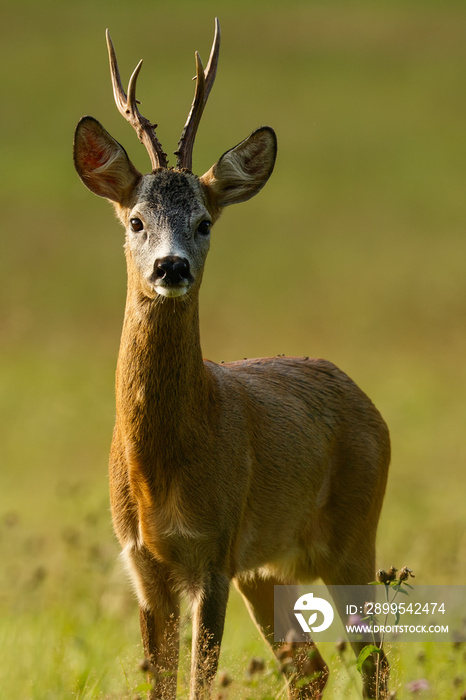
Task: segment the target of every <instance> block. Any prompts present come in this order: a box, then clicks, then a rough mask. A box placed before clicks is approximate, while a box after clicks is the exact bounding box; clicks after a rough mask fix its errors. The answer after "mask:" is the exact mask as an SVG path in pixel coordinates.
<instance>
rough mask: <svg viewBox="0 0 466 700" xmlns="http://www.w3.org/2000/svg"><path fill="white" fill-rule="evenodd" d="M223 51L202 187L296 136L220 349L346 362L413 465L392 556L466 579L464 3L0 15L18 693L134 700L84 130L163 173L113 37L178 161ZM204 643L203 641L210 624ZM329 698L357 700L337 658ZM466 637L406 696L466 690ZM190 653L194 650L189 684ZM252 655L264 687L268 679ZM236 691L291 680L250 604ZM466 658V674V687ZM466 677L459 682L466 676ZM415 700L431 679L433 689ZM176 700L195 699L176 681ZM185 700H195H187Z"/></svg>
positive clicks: (109, 344)
mask: <svg viewBox="0 0 466 700" xmlns="http://www.w3.org/2000/svg"><path fill="white" fill-rule="evenodd" d="M215 15H218V16H219V17H220V20H221V23H222V31H223V45H222V54H221V62H220V67H219V73H218V78H217V83H216V85H215V88H214V90H213V92H212V95H211V98H210V101H209V105H208V107H207V110H206V113H205V116H204V118H203V122H202V125H201V128H200V131H199V135H198V138H197V142H196V148H195V153H194V163H195V169H196V171H197V172H198V173H200V174H201V173H202V172H204V171H205V170H207V169H208V168H209V167H210V165H211V164H212V163H213V162H214V161H215V160H216V159H218V157H219V156H220V155H221V154H222V153H223V152H224V151H225V150H226V149H228V148H230V147H231V146H233V145H234V144H236V143H238V142H239V141H240V140H242V139H243V138H244V137H245V136H247V135H248V133H250V131H252V130H253V129H254V128H256V127H257V126H259V125H261V124H270V125H271V126H273V127H274V128H275V129H276V131H277V135H278V141H279V156H278V160H277V165H276V170H275V172H274V175H273V177H272V179H271V180H270V182H269V184H268V185H267V187H266V188H265V190H264V191H263V192H262V193H261V194H260V196H258V197H257V198H255V199H254V200H252V201H251V202H249V203H247V204H243V205H241V206H240V207H237V208H232V209H231V210H228V211H227V212H226V213H225V214H224V217H223V218H222V220H221V221H220V222H219V224H218V225H217V226H216V229H215V231H214V234H213V245H212V250H211V253H210V256H209V260H208V263H207V269H206V274H205V278H204V284H203V290H202V299H201V306H202V310H201V313H202V318H201V332H202V339H203V351H204V354H205V356H206V357H209V358H210V359H212V360H216V361H220V360H230V359H237V358H243V357H245V356H249V357H253V356H259V355H275V354H278V353H285V354H289V355H311V356H316V357H317V356H320V357H326V358H328V359H330V360H332V361H334V362H335V363H336V364H338V365H339V366H340V367H342V369H344V370H345V371H347V372H348V373H349V374H350V375H351V376H352V377H353V378H354V379H355V380H356V381H357V382H358V384H360V386H362V388H363V389H364V390H365V391H366V392H367V393H368V394H369V395H370V396H371V398H372V399H373V400H374V402H375V403H376V405H377V406H378V407H379V408H380V410H381V412H382V413H383V415H384V416H385V418H386V420H387V422H388V424H389V426H390V430H391V435H392V442H393V461H392V467H391V475H390V480H389V487H388V491H387V495H386V500H385V505H384V510H383V514H382V519H381V524H380V529H379V542H378V566H379V567H384V568H388V567H389V566H390V565H391V564H392V563H394V564H396V565H397V566H402V565H408V566H410V567H411V568H412V569H414V571H415V573H416V581H417V582H419V583H422V584H428V583H430V584H433V583H435V584H444V583H455V584H463V583H465V578H466V534H465V533H466V506H465V495H464V494H465V464H466V442H465V439H464V426H465V424H466V400H465V399H466V368H465V363H464V358H465V356H466V274H465V270H466V196H465V190H466V91H465V89H464V86H465V84H466V41H465V36H466V7H465V5H464V3H463V2H459V1H458V2H454V1H453V0H443V1H440V0H439V1H438V2H434V1H433V0H432V1H430V2H429V1H425V2H416V1H415V0H413V1H412V2H408V3H406V2H403V3H402V2H398V1H397V0H395V1H392V2H390V1H389V0H386V1H382V0H380V1H377V0H372V1H369V0H367V2H363V1H361V2H357V1H353V0H349V1H347V2H343V1H340V2H334V1H332V0H330V1H328V2H324V1H323V0H321V2H314V1H312V0H311V1H308V2H304V1H303V2H299V1H298V0H288V1H287V2H286V3H285V2H278V1H277V0H275V1H274V0H268V2H263V1H262V0H251V1H250V2H247V3H246V2H244V1H243V0H238V2H236V3H234V4H233V3H226V2H221V1H220V0H218V1H217V2H209V1H208V0H198V2H196V3H188V2H186V1H185V2H178V1H177V0H174V2H173V3H171V4H170V5H169V4H168V3H156V2H146V0H133V2H131V3H124V2H120V1H117V2H115V1H114V2H108V0H106V1H103V2H95V0H93V2H90V0H82V1H81V2H80V3H71V2H69V3H67V2H61V3H60V2H58V0H43V2H41V3H39V4H37V3H32V2H30V0H25V1H23V2H20V3H14V4H13V3H12V2H10V3H8V2H7V3H4V5H3V7H2V18H1V21H0V38H1V41H0V65H1V71H2V93H3V108H2V110H1V113H0V124H1V130H0V148H1V154H2V158H1V163H2V167H1V169H0V179H1V183H0V184H1V186H0V199H1V211H2V234H1V237H2V253H1V255H0V294H1V305H0V314H1V317H0V329H1V331H0V430H1V435H0V479H1V481H0V484H1V485H0V560H1V562H2V564H1V566H0V649H1V662H0V688H1V695H2V697H5V698H15V699H18V700H29V699H33V700H42V699H43V700H54V699H62V698H63V699H67V698H82V699H84V698H86V699H88V698H132V697H134V696H135V695H137V693H138V692H140V691H138V686H139V685H140V684H141V683H144V678H143V676H142V674H141V673H140V671H139V670H138V662H139V661H140V660H141V658H142V651H141V647H140V642H139V631H138V614H137V606H136V603H135V601H134V598H133V596H132V594H131V592H130V590H129V586H128V584H127V581H126V578H125V574H124V573H123V571H122V569H121V566H120V564H119V562H118V551H119V550H118V545H117V543H116V541H115V539H114V537H113V534H112V530H111V524H110V514H109V505H108V496H107V475H106V462H107V453H108V448H109V443H110V436H111V430H112V424H113V415H114V402H113V373H114V368H115V361H116V353H117V349H118V342H119V334H120V328H121V321H122V315H123V303H124V296H125V268H124V259H123V254H122V243H123V234H122V230H121V229H120V228H119V226H118V224H117V223H116V222H115V221H114V220H113V218H114V217H113V214H112V212H111V210H110V208H109V207H108V206H106V204H105V203H104V202H102V201H100V200H98V198H96V197H93V196H91V195H90V194H89V193H88V192H87V191H86V190H85V188H84V187H83V186H82V184H81V183H80V182H79V180H78V178H77V176H76V174H75V172H74V169H73V166H72V158H71V143H72V135H73V131H74V127H75V125H76V123H77V121H78V119H79V118H80V117H81V116H82V115H83V114H92V115H93V116H95V117H96V118H97V119H99V120H100V121H102V123H103V124H104V125H105V126H106V128H107V129H108V130H109V131H110V132H111V133H112V134H113V135H114V136H115V138H117V139H118V140H119V141H120V142H122V143H123V144H124V145H125V147H126V148H127V150H128V151H129V153H130V156H131V158H132V159H133V161H134V162H135V164H136V165H137V166H138V167H139V168H141V169H142V170H144V171H147V170H148V169H149V163H148V160H147V158H146V155H145V152H144V150H143V149H142V147H140V146H139V144H138V143H137V140H136V137H135V135H134V133H133V132H132V130H131V129H130V128H129V127H128V126H127V125H126V124H125V123H124V121H123V120H122V118H121V117H120V115H119V114H118V113H117V110H116V108H115V107H114V105H113V98H112V94H111V87H110V80H109V75H108V67H107V58H106V49H105V42H104V30H105V28H106V27H107V26H108V27H109V28H110V30H111V33H112V37H113V39H114V42H115V45H116V48H117V52H118V55H119V61H120V66H121V69H122V73H123V76H124V78H125V79H127V77H128V76H129V72H130V70H132V69H133V67H134V66H135V65H136V63H137V61H138V60H139V59H140V58H141V57H143V58H144V68H143V71H142V74H141V76H140V80H139V95H140V97H141V100H143V109H142V111H143V113H144V114H147V116H149V117H150V118H152V119H153V120H155V121H157V122H158V123H159V124H160V128H159V131H158V134H159V136H160V138H161V140H162V143H163V144H164V147H165V149H166V150H167V151H173V150H174V149H175V147H176V143H177V140H178V138H179V134H180V132H181V127H182V124H183V123H184V120H185V118H186V114H187V111H188V108H189V105H190V102H191V98H192V91H193V85H192V82H191V77H192V75H193V71H194V58H193V54H194V50H195V49H198V50H199V51H200V52H201V55H202V56H204V57H207V54H208V51H209V48H210V42H211V39H212V32H213V18H214V16H215ZM185 636H186V639H185V640H184V641H183V644H184V646H183V649H187V644H188V641H189V639H188V636H189V627H186V629H185ZM324 651H325V655H326V658H327V659H329V660H330V662H331V667H332V670H333V680H332V681H331V685H330V687H329V691H328V695H327V697H328V698H340V697H345V698H352V697H358V695H357V692H358V690H357V688H358V685H357V684H358V679H357V678H356V673H355V670H354V664H353V660H352V658H351V655H350V653H349V652H348V651H347V652H345V653H344V654H343V655H340V654H338V653H337V651H336V650H335V649H334V648H333V647H332V646H329V645H324ZM465 654H466V645H463V646H462V647H461V646H459V647H457V648H454V647H453V646H452V645H450V644H437V645H431V646H427V645H425V646H421V645H415V644H404V645H399V646H398V647H396V648H394V649H392V651H391V654H390V656H391V661H392V667H393V673H392V686H393V688H394V689H396V691H397V697H398V698H400V699H401V700H403V699H404V698H409V697H411V696H412V695H413V692H412V689H411V690H410V686H409V685H408V684H409V683H411V682H412V681H416V680H418V679H425V680H426V681H427V682H428V684H429V688H428V689H426V690H424V691H421V692H420V693H418V696H419V697H421V698H431V699H435V700H443V699H444V698H445V699H448V700H451V698H459V697H460V696H461V694H462V693H464V692H465V691H466V678H465V677H464V676H465V673H464V667H465V663H466V657H465ZM187 656H188V653H187V652H186V653H183V658H184V665H183V674H184V675H183V676H182V678H181V681H182V682H181V686H185V685H186V683H183V678H184V679H185V677H186V673H187V671H186V669H187V663H188V661H187ZM253 656H261V657H264V658H266V660H267V667H266V671H265V672H264V673H263V674H261V675H260V676H258V677H256V678H253V679H250V680H248V679H247V678H246V676H245V670H246V668H247V666H248V663H249V660H250V659H251V657H253ZM220 665H221V668H222V669H225V671H226V672H227V673H228V674H229V675H230V676H231V677H232V678H233V679H234V682H233V684H232V685H231V686H230V688H229V689H228V698H230V700H236V698H244V699H245V698H257V699H259V698H262V699H263V698H280V697H283V695H282V694H281V693H282V685H281V681H280V680H279V679H278V678H277V676H276V672H275V668H274V666H273V663H272V661H271V659H269V657H268V656H267V652H266V649H265V648H264V646H263V644H262V642H261V641H260V640H259V639H258V636H257V634H256V632H255V628H254V627H253V625H252V623H251V622H250V621H249V619H248V616H247V613H246V612H245V610H244V607H243V605H242V602H241V601H240V600H239V599H238V597H236V596H235V595H232V599H231V604H230V608H229V614H228V621H227V627H226V633H225V641H224V646H223V651H222V658H221V664H220ZM462 669H463V670H462ZM462 676H463V677H462ZM411 688H412V687H411ZM180 692H181V690H180ZM180 697H184V695H181V696H180Z"/></svg>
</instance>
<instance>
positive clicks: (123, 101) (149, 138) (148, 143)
mask: <svg viewBox="0 0 466 700" xmlns="http://www.w3.org/2000/svg"><path fill="white" fill-rule="evenodd" d="M106 37H107V48H108V57H109V61H110V73H111V76H112V85H113V95H114V97H115V102H116V106H117V107H118V111H119V112H120V114H122V115H123V117H124V118H125V119H126V121H127V122H129V123H130V124H131V126H132V127H133V128H134V129H135V130H136V133H137V135H138V138H139V140H140V141H141V143H143V144H144V146H145V147H146V150H147V152H148V154H149V158H150V161H151V163H152V169H153V170H155V169H156V168H166V167H168V161H167V154H166V153H164V151H163V148H162V144H161V143H160V141H159V140H158V138H157V136H156V135H155V129H156V128H157V124H151V122H150V121H149V120H148V119H146V118H145V117H143V116H142V114H140V112H139V110H138V108H137V103H138V100H136V81H137V79H138V75H139V71H140V70H141V66H142V60H141V61H139V63H138V65H137V66H136V68H135V69H134V71H133V74H132V76H131V78H130V79H129V83H128V95H126V94H125V91H124V90H123V86H122V84H121V79H120V72H119V70H118V63H117V60H116V55H115V49H114V48H113V43H112V40H111V38H110V34H109V31H108V29H107V31H106Z"/></svg>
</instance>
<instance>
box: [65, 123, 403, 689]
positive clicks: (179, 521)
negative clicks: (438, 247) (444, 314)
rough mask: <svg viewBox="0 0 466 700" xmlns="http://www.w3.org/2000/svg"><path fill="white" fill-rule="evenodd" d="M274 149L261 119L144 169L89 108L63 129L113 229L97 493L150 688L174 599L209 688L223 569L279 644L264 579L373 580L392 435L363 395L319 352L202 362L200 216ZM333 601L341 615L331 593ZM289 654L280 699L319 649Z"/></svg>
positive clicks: (228, 199)
mask: <svg viewBox="0 0 466 700" xmlns="http://www.w3.org/2000/svg"><path fill="white" fill-rule="evenodd" d="M94 150H96V155H95V156H93V155H92V153H93V151H94ZM275 151H276V141H275V135H274V134H273V132H272V130H271V129H269V128H268V127H264V128H262V129H259V130H257V131H256V132H254V133H253V134H252V135H251V136H250V137H249V138H248V139H246V140H245V141H243V142H242V143H241V144H239V146H237V147H236V148H234V149H231V151H228V152H227V153H226V154H224V156H222V158H221V159H220V160H219V162H218V163H217V164H215V165H214V166H213V167H212V168H211V169H210V170H209V171H208V173H206V175H204V176H203V177H202V178H200V179H198V178H196V176H194V175H193V174H192V173H190V172H187V171H170V170H164V169H161V170H159V171H155V172H154V173H152V174H149V175H145V176H142V175H140V173H138V172H137V171H136V169H135V168H134V166H132V164H131V162H130V161H129V159H128V157H127V155H126V153H125V151H124V149H122V147H121V146H119V144H117V142H116V141H114V139H112V137H111V136H110V135H109V134H107V132H106V131H105V130H104V129H103V127H101V125H100V124H99V123H98V122H96V121H95V120H93V119H92V118H89V117H86V118H85V119H84V120H82V121H81V122H80V124H79V125H78V129H77V134H76V139H75V163H76V167H77V169H78V172H79V174H80V176H81V178H82V179H83V181H84V182H85V184H86V185H87V186H88V187H89V188H90V189H91V190H92V191H94V192H95V193H97V194H99V195H100V196H105V197H107V198H108V199H110V200H111V201H113V202H114V204H115V208H116V211H117V214H118V216H119V218H120V220H121V221H122V223H123V225H124V226H125V228H126V230H127V233H126V236H127V240H126V259H127V268H128V292H127V301H126V309H125V318H124V325H123V332H122V337H121V345H120V352H119V357H118V365H117V372H116V425H115V429H114V435H113V442H112V448H111V455H110V498H111V508H112V516H113V524H114V528H115V532H116V534H117V537H118V539H119V541H120V543H121V546H122V548H123V555H124V559H125V562H126V564H127V567H128V569H129V572H130V574H131V578H132V581H133V584H134V587H135V589H136V592H137V595H138V599H139V605H140V620H141V633H142V639H143V644H144V650H145V654H146V657H147V659H148V660H149V662H150V664H151V668H152V669H153V670H154V673H155V680H154V688H153V691H152V693H151V697H152V698H154V699H156V698H157V699H160V698H164V699H166V700H168V699H173V698H175V697H176V670H177V658H178V628H179V598H180V595H182V594H184V595H187V596H188V597H189V598H190V600H191V602H192V605H193V611H194V613H193V654H192V672H191V685H190V698H191V700H194V699H195V698H196V699H197V698H207V697H209V696H210V688H211V683H212V679H213V677H214V674H215V671H216V667H217V660H218V654H219V649H220V643H221V639H222V633H223V625H224V619H225V611H226V606H227V600H228V592H229V586H230V583H231V582H232V581H234V583H235V585H236V586H237V588H238V589H239V590H240V592H241V593H242V595H243V596H244V598H245V601H246V604H247V605H248V608H249V610H250V612H251V614H252V615H253V617H254V618H255V620H256V622H257V625H258V627H259V629H260V631H261V633H262V634H263V635H264V637H265V639H266V640H267V641H268V643H269V644H270V645H271V647H272V649H273V650H274V652H275V653H276V655H277V657H279V658H281V654H282V651H283V645H280V644H277V643H275V642H274V640H273V622H274V616H273V613H274V611H273V586H274V585H275V584H277V583H296V582H308V581H312V580H314V579H315V578H317V577H321V578H322V579H323V580H324V582H325V583H327V584H363V583H367V582H369V581H370V580H372V579H373V578H374V570H375V561H374V558H375V535H376V528H377V521H378V518H379V513H380V508H381V505H382V499H383V495H384V491H385V484H386V478H387V470H388V464H389V453H390V446H389V436H388V431H387V428H386V425H385V423H384V421H383V419H382V418H381V416H380V414H379V413H378V411H377V410H376V408H375V407H374V406H373V404H372V403H371V401H370V400H369V399H368V398H367V396H366V395H365V394H364V393H363V392H362V391H361V390H360V389H359V388H358V387H357V386H356V384H354V382H353V381H352V380H351V379H349V377H348V376H347V375H345V374H344V373H343V372H341V371H340V370H339V369H338V368H337V367H335V366H334V365H332V364H331V363H330V362H327V361H325V360H310V359H308V358H298V357H271V358H261V359H253V360H245V361H242V362H233V363H228V364H222V365H217V364H215V363H212V362H207V361H203V359H202V354H201V345H200V336H199V309H198V299H199V287H200V284H201V280H202V272H203V267H204V262H205V257H206V255H207V251H208V240H207V238H206V230H205V229H206V227H205V226H204V227H201V228H199V229H198V226H199V221H201V220H202V222H203V223H205V221H208V222H209V221H211V222H214V221H215V220H216V219H217V218H218V216H219V215H220V212H221V211H222V209H223V207H224V206H226V205H228V204H232V203H235V202H239V201H244V200H245V199H248V198H249V197H251V196H253V195H254V194H256V192H258V191H259V190H260V189H261V187H262V186H263V185H264V184H265V182H266V181H267V179H268V177H269V175H270V173H271V171H272V168H273V164H274V160H275ZM106 164H108V169H107V170H106ZM115 164H117V166H118V167H117V169H115ZM134 221H136V223H137V224H138V225H137V226H136V228H132V223H131V222H134ZM138 222H139V223H138ZM139 224H141V226H139ZM141 227H142V228H141ZM199 231H200V232H199ZM167 251H168V252H167ZM180 251H181V252H180ZM161 255H162V256H167V257H162V258H160V257H159V256H161ZM160 259H161V260H168V259H173V260H177V261H181V260H184V259H186V260H187V261H188V264H189V268H188V269H189V279H190V281H189V285H188V284H187V283H184V282H183V284H181V282H176V281H175V282H173V280H172V281H171V282H170V286H169V289H168V291H169V292H170V293H173V295H172V296H170V294H168V292H167V286H168V283H167V285H166V286H165V287H164V288H162V286H161V285H162V282H160V279H161V268H160V267H159V266H158V265H159V261H160ZM183 269H184V270H185V273H186V274H187V272H186V268H183ZM154 279H155V282H154ZM157 285H158V286H157ZM188 287H189V288H188ZM161 295H162V296H161ZM335 602H336V603H337V606H338V607H339V610H340V612H341V613H343V609H344V601H335ZM359 648H360V645H359V646H358V645H355V651H356V652H358V650H359ZM309 651H310V652H312V653H311V654H310V655H309ZM292 656H293V659H294V661H293V662H292V663H291V666H290V665H288V666H287V665H286V664H284V665H283V669H282V670H283V672H284V673H285V675H287V676H289V684H288V693H289V697H290V698H320V697H321V693H322V691H323V688H324V685H325V682H326V680H327V676H328V669H327V667H326V665H325V662H324V661H323V659H322V658H321V657H320V655H319V653H318V652H317V650H316V649H315V647H314V646H313V645H311V646H309V645H302V644H301V645H294V647H293V651H292ZM290 668H292V669H293V670H292V671H290ZM366 670H367V673H366V675H365V679H364V688H365V693H366V695H367V696H368V697H375V692H376V690H375V673H374V668H373V667H372V666H371V662H370V661H368V662H367V664H366ZM316 673H317V675H315V674H316ZM308 676H312V678H311V680H309V681H307V682H305V683H304V684H303V683H302V682H301V680H302V679H303V678H304V677H308Z"/></svg>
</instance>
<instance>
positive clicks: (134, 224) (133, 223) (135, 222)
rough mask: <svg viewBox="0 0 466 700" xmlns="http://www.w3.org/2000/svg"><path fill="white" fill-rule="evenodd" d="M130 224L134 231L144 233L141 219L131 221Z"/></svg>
mask: <svg viewBox="0 0 466 700" xmlns="http://www.w3.org/2000/svg"><path fill="white" fill-rule="evenodd" d="M129 223H130V226H131V230H132V231H142V229H143V228H144V224H143V223H142V221H141V219H130V220H129Z"/></svg>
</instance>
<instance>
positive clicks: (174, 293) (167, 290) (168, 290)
mask: <svg viewBox="0 0 466 700" xmlns="http://www.w3.org/2000/svg"><path fill="white" fill-rule="evenodd" d="M155 291H156V292H157V294H160V296H162V297H167V298H169V299H173V298H175V297H182V296H184V294H186V292H187V291H188V286H187V285H186V286H183V287H163V286H162V285H157V286H156V287H155Z"/></svg>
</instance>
